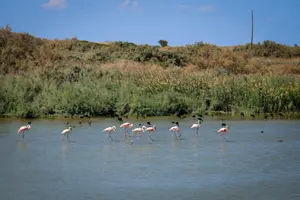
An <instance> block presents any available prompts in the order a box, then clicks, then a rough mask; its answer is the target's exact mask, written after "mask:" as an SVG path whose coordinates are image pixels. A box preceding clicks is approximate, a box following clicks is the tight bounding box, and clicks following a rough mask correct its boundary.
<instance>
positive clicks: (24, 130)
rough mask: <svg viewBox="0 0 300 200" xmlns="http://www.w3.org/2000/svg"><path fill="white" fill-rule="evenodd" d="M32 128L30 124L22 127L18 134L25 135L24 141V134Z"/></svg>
mask: <svg viewBox="0 0 300 200" xmlns="http://www.w3.org/2000/svg"><path fill="white" fill-rule="evenodd" d="M30 128H31V126H30V125H29V124H28V125H26V126H21V127H20V128H19V129H18V133H17V134H19V133H22V134H23V139H24V132H26V131H28V130H29V129H30Z"/></svg>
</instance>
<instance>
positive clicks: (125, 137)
mask: <svg viewBox="0 0 300 200" xmlns="http://www.w3.org/2000/svg"><path fill="white" fill-rule="evenodd" d="M126 139H127V134H126V128H124V140H126Z"/></svg>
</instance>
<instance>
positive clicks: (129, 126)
mask: <svg viewBox="0 0 300 200" xmlns="http://www.w3.org/2000/svg"><path fill="white" fill-rule="evenodd" d="M132 126H133V124H130V123H129V122H125V123H123V124H121V126H120V128H123V129H124V138H125V139H126V138H127V135H126V129H127V128H131V127H132Z"/></svg>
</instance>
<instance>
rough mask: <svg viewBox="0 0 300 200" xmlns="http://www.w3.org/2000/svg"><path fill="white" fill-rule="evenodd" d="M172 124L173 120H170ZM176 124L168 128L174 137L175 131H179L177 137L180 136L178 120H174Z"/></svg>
mask: <svg viewBox="0 0 300 200" xmlns="http://www.w3.org/2000/svg"><path fill="white" fill-rule="evenodd" d="M172 124H174V122H172ZM175 124H176V125H175V126H172V127H171V128H170V129H169V131H172V132H173V135H175V136H176V137H177V134H176V133H177V132H179V137H180V136H181V132H180V130H179V123H178V122H176V123H175Z"/></svg>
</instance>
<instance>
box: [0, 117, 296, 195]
mask: <svg viewBox="0 0 300 200" xmlns="http://www.w3.org/2000/svg"><path fill="white" fill-rule="evenodd" d="M148 120H151V122H152V124H155V125H156V126H157V131H156V133H154V134H153V135H152V137H153V139H155V140H156V141H155V142H154V143H152V144H148V141H147V135H143V136H142V137H141V138H140V139H139V140H135V143H134V144H133V145H130V143H128V142H124V141H123V133H122V132H121V130H120V129H119V125H120V124H119V122H118V121H116V120H112V119H95V120H93V123H92V124H91V125H88V124H87V123H86V122H84V123H83V124H81V125H80V124H78V121H72V122H71V123H72V124H74V125H75V126H76V127H75V128H74V129H73V133H72V135H71V136H70V140H71V142H69V143H68V142H66V141H63V140H62V135H61V134H60V133H61V131H62V130H63V129H65V128H67V126H66V125H65V124H64V123H65V122H66V121H62V120H34V121H32V124H31V125H32V128H31V130H30V131H29V132H27V133H26V135H25V139H24V140H22V137H21V136H20V135H19V136H17V134H16V132H17V129H18V128H19V127H20V126H21V125H26V123H27V121H18V120H1V121H0V156H1V165H0V166H1V168H0V169H1V170H0V185H1V186H0V199H5V200H10V199H12V200H24V199H25V200H26V199H30V200H40V199H43V200H53V199H56V200H60V199H72V200H77V199H78V200H79V199H101V200H102V199H130V200H135V199H172V200H176V199H195V200H196V199H197V200H198V199H214V200H218V199H231V200H240V199H256V200H258V199H262V200H265V199H272V200H275V199H278V200H282V199H285V200H288V199H289V200H290V199H300V190H299V188H300V171H299V169H300V156H299V150H300V123H299V122H300V121H297V120H267V121H264V120H228V121H226V122H227V123H228V124H229V125H230V132H229V133H228V134H227V135H228V140H229V142H226V141H224V140H223V139H222V138H221V137H220V136H219V135H218V134H216V130H218V129H219V128H220V124H221V121H220V120H207V119H206V120H205V122H204V123H203V124H202V125H201V128H200V130H199V133H200V136H199V137H198V136H196V134H195V132H194V130H191V129H190V126H191V124H193V123H194V122H195V121H194V120H192V119H184V120H180V121H179V122H180V128H181V131H182V134H183V135H182V139H181V140H178V139H175V138H174V137H173V136H172V134H171V132H169V131H168V128H169V126H170V125H171V124H170V122H172V121H174V119H170V118H151V119H148ZM146 121H147V120H141V121H136V120H132V121H130V122H132V123H134V124H138V123H143V122H146ZM112 125H116V126H117V131H116V132H115V133H113V138H114V139H115V141H113V142H111V141H110V140H109V139H107V134H105V133H103V132H102V130H103V129H104V128H106V127H108V126H112ZM262 130H263V131H264V133H261V131H262ZM280 139H282V140H283V141H282V142H277V140H280Z"/></svg>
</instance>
